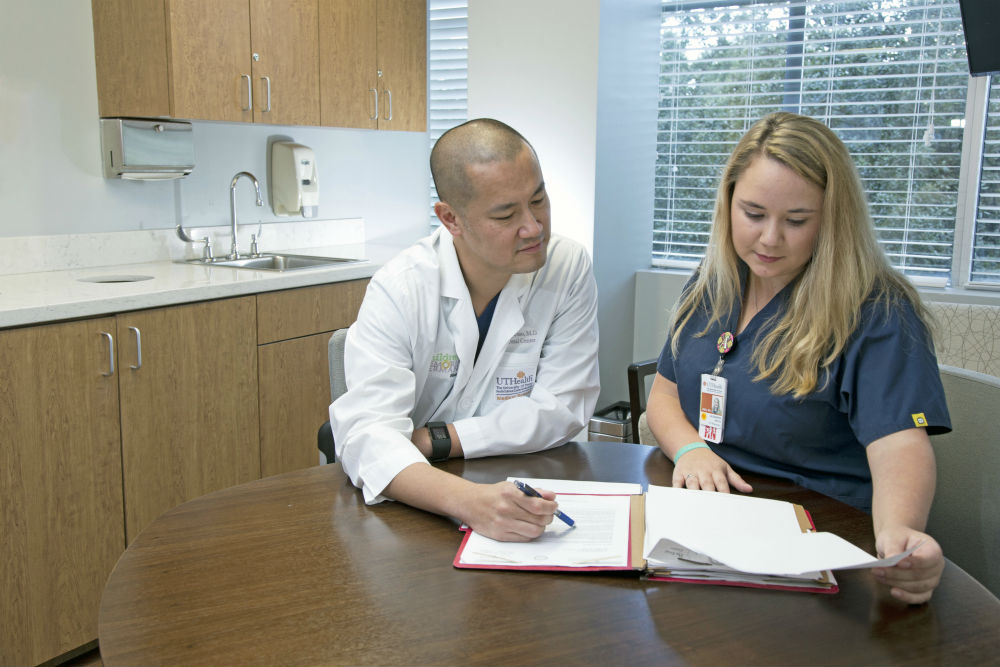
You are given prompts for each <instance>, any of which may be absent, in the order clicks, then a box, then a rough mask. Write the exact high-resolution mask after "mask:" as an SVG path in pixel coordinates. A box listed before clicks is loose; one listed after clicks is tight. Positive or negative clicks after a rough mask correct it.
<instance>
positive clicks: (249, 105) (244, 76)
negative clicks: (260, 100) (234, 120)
mask: <svg viewBox="0 0 1000 667" xmlns="http://www.w3.org/2000/svg"><path fill="white" fill-rule="evenodd" d="M240 78H241V79H246V80H247V105H246V106H245V107H243V111H253V84H252V83H251V82H250V75H249V74H240Z"/></svg>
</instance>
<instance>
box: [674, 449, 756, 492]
mask: <svg viewBox="0 0 1000 667" xmlns="http://www.w3.org/2000/svg"><path fill="white" fill-rule="evenodd" d="M673 485H674V486H675V487H682V488H687V489H701V490H703V491H719V492H721V493H729V491H730V487H731V488H734V489H736V490H737V491H742V492H743V493H750V492H751V491H753V487H752V486H750V485H749V484H748V483H747V482H746V480H744V479H743V478H742V477H740V475H739V473H737V472H736V471H735V470H733V469H732V468H731V467H730V465H729V464H728V463H726V462H725V460H723V458H722V457H721V456H719V455H718V454H716V453H715V452H713V451H712V450H711V449H706V448H704V447H699V448H698V449H692V450H691V451H689V452H687V453H686V454H684V455H683V456H681V458H680V459H679V460H678V461H677V462H676V463H675V464H674V477H673Z"/></svg>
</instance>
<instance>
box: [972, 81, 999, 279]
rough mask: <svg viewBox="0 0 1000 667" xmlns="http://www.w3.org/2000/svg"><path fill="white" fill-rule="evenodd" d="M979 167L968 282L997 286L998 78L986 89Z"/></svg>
mask: <svg viewBox="0 0 1000 667" xmlns="http://www.w3.org/2000/svg"><path fill="white" fill-rule="evenodd" d="M985 125H986V131H985V137H984V139H983V142H982V143H983V156H982V161H981V166H980V170H979V173H980V176H979V187H978V188H977V194H978V200H977V202H976V207H975V210H976V219H975V231H974V233H973V243H972V268H971V282H972V283H973V284H977V283H994V284H1000V77H994V78H993V81H992V83H991V84H990V86H989V103H988V108H987V112H986V123H985Z"/></svg>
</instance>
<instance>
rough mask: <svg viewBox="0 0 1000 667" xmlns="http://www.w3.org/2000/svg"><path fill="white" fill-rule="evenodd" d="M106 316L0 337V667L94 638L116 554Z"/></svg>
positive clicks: (115, 454) (118, 507) (113, 375)
mask: <svg viewBox="0 0 1000 667" xmlns="http://www.w3.org/2000/svg"><path fill="white" fill-rule="evenodd" d="M114 335H115V320H114V318H113V317H104V318H98V319H91V320H84V321H80V322H70V323H67V324H53V325H45V326H36V327H25V328H21V329H10V330H6V331H0V536H2V537H0V586H2V590H3V594H2V596H0V599H2V601H0V664H3V665H35V664H38V663H41V662H44V661H46V660H49V659H52V658H54V657H56V656H58V655H61V654H63V653H65V652H67V651H70V650H73V649H75V648H76V647H78V646H81V645H83V644H85V643H87V642H90V641H93V640H94V639H95V638H96V637H97V607H98V603H99V602H100V598H101V591H102V590H103V588H104V582H105V580H106V579H107V577H108V575H109V574H110V573H111V569H112V568H113V567H114V564H115V562H116V561H117V560H118V556H119V555H120V554H121V552H122V550H123V549H124V548H125V529H124V523H123V520H122V490H121V489H122V487H121V484H122V460H121V449H120V438H119V419H118V405H119V402H118V377H117V369H116V370H115V372H111V363H112V357H111V355H112V354H113V349H112V347H111V346H112V344H113V339H114Z"/></svg>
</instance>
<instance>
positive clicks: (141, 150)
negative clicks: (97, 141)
mask: <svg viewBox="0 0 1000 667" xmlns="http://www.w3.org/2000/svg"><path fill="white" fill-rule="evenodd" d="M101 149H102V152H103V154H104V177H105V178H125V179H129V180H135V181H152V180H164V179H170V178H182V177H184V176H187V175H188V174H190V173H191V170H192V169H194V133H193V132H192V128H191V123H188V122H184V121H174V120H169V121H168V120H142V119H138V118H102V119H101Z"/></svg>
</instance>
